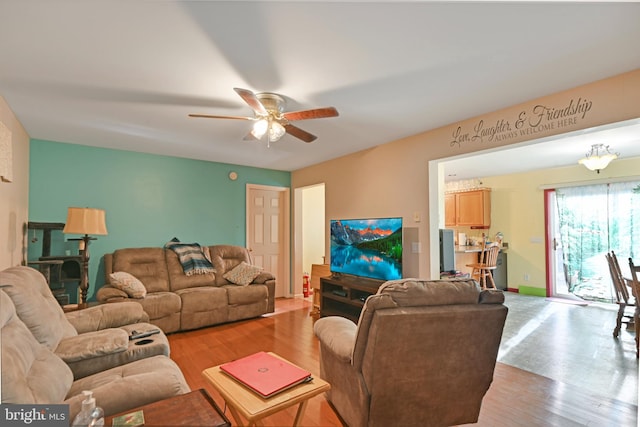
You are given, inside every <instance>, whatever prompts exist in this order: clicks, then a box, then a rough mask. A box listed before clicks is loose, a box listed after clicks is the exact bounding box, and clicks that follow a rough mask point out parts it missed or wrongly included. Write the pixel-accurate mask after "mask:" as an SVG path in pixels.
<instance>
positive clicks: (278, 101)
mask: <svg viewBox="0 0 640 427" xmlns="http://www.w3.org/2000/svg"><path fill="white" fill-rule="evenodd" d="M233 90H235V91H236V92H237V93H238V95H240V97H241V98H242V99H244V101H245V102H246V103H247V104H248V105H249V107H251V109H252V110H253V112H254V113H255V116H254V117H243V116H218V115H211V114H189V117H204V118H211V119H235V120H252V121H254V122H255V123H254V125H253V129H252V130H251V132H249V133H248V134H247V135H246V136H245V137H244V139H245V140H260V139H262V137H263V136H264V135H267V146H269V143H271V142H274V141H277V140H279V139H280V138H282V136H283V135H284V134H285V133H288V134H289V135H292V136H295V137H296V138H298V139H301V140H303V141H304V142H312V141H314V140H315V139H316V138H317V136H315V135H312V134H310V133H309V132H307V131H305V130H302V129H300V128H299V127H297V126H294V125H292V124H291V122H293V121H296V120H309V119H321V118H325V117H337V116H338V110H336V109H335V108H334V107H324V108H314V109H311V110H303V111H285V105H286V101H285V99H284V97H282V96H281V95H278V94H277V93H271V92H259V93H254V92H252V91H250V90H247V89H241V88H234V89H233Z"/></svg>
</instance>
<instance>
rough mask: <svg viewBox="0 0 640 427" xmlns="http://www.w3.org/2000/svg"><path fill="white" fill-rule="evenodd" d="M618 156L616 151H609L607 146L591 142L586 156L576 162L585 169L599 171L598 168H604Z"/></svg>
mask: <svg viewBox="0 0 640 427" xmlns="http://www.w3.org/2000/svg"><path fill="white" fill-rule="evenodd" d="M617 158H618V154H617V153H612V152H610V151H609V146H608V145H604V144H593V145H592V146H591V151H589V152H588V153H587V157H585V158H583V159H580V161H579V162H578V163H580V164H581V165H584V166H585V167H586V168H587V169H589V170H592V171H596V172H598V173H600V169H604V168H606V167H607V166H608V165H609V163H611V161H612V160H615V159H617Z"/></svg>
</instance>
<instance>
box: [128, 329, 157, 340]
mask: <svg viewBox="0 0 640 427" xmlns="http://www.w3.org/2000/svg"><path fill="white" fill-rule="evenodd" d="M159 333H160V329H152V330H150V331H146V332H138V331H132V332H131V335H129V340H130V341H132V340H137V339H139V338H145V337H149V336H151V335H154V334H159Z"/></svg>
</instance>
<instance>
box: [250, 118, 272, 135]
mask: <svg viewBox="0 0 640 427" xmlns="http://www.w3.org/2000/svg"><path fill="white" fill-rule="evenodd" d="M268 128H269V121H268V120H267V119H260V120H258V121H256V122H255V123H254V124H253V130H252V131H251V135H253V136H254V137H255V138H256V139H261V138H262V137H263V136H264V134H265V133H267V129H268Z"/></svg>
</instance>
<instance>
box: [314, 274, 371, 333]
mask: <svg viewBox="0 0 640 427" xmlns="http://www.w3.org/2000/svg"><path fill="white" fill-rule="evenodd" d="M383 283H384V282H382V281H380V280H372V279H365V278H360V277H354V276H339V277H322V278H321V279H320V298H321V303H320V317H325V316H342V317H346V318H347V319H350V320H352V321H353V322H356V323H357V322H358V318H359V317H360V312H361V311H362V307H363V306H364V302H365V300H366V299H367V298H368V297H369V296H370V295H373V294H375V293H376V292H378V288H379V287H380V285H382V284H383Z"/></svg>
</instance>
